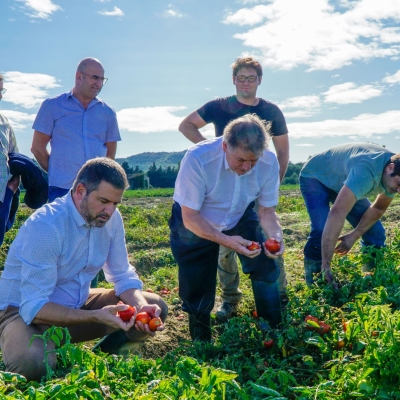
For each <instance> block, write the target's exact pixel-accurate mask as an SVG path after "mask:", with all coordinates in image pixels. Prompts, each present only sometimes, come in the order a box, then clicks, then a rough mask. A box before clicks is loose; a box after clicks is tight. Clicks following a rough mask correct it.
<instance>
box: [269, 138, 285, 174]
mask: <svg viewBox="0 0 400 400" xmlns="http://www.w3.org/2000/svg"><path fill="white" fill-rule="evenodd" d="M272 143H273V144H274V147H275V151H276V157H277V158H278V163H279V180H280V181H281V182H282V180H283V178H284V177H285V174H286V170H287V167H288V164H289V138H288V135H287V134H286V135H280V136H273V137H272Z"/></svg>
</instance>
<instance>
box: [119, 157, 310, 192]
mask: <svg viewBox="0 0 400 400" xmlns="http://www.w3.org/2000/svg"><path fill="white" fill-rule="evenodd" d="M303 165H304V163H302V162H300V163H295V164H294V163H292V162H289V165H288V169H287V171H286V174H285V178H284V179H283V181H282V184H284V185H297V184H298V183H299V174H300V170H301V168H302V167H303ZM121 166H122V168H123V169H124V170H125V172H126V175H127V176H128V181H129V189H147V188H150V187H154V188H171V187H174V186H175V180H176V177H177V175H178V172H179V168H180V164H178V165H177V166H176V167H171V166H168V167H165V168H162V166H161V165H160V166H159V167H157V166H156V163H155V162H153V164H152V165H151V166H150V167H149V169H148V170H147V171H146V172H145V171H143V170H141V169H140V168H139V166H138V165H136V167H135V168H132V167H131V166H130V165H129V163H128V162H127V161H124V162H123V163H122V165H121Z"/></svg>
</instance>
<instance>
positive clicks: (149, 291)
mask: <svg viewBox="0 0 400 400" xmlns="http://www.w3.org/2000/svg"><path fill="white" fill-rule="evenodd" d="M146 292H147V293H154V290H153V289H146Z"/></svg>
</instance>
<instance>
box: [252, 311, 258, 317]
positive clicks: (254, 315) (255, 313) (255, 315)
mask: <svg viewBox="0 0 400 400" xmlns="http://www.w3.org/2000/svg"><path fill="white" fill-rule="evenodd" d="M251 315H252V316H253V317H254V318H258V314H257V310H253V311H252V312H251Z"/></svg>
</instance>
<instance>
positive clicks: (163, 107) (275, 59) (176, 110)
mask: <svg viewBox="0 0 400 400" xmlns="http://www.w3.org/2000/svg"><path fill="white" fill-rule="evenodd" d="M0 15H1V21H2V23H1V35H0V72H1V73H3V74H4V75H5V84H4V87H6V88H7V90H8V91H7V93H6V94H5V95H4V96H3V101H1V102H0V111H1V112H2V113H4V114H5V115H6V116H7V117H8V118H9V120H10V121H11V123H12V125H13V127H14V130H15V132H16V135H17V140H18V144H19V147H20V151H21V152H22V153H24V154H26V155H29V156H30V155H31V153H30V145H31V141H32V133H33V131H32V129H31V127H32V122H33V120H34V118H35V115H36V113H37V111H38V109H39V107H40V104H41V102H42V101H43V100H44V99H46V98H48V97H53V96H56V95H58V94H60V93H63V92H67V91H69V90H70V89H71V88H72V87H73V85H74V76H75V70H76V66H77V64H78V62H79V61H80V60H81V59H82V58H84V57H89V56H90V57H95V58H98V59H99V60H100V61H101V62H102V63H103V65H104V67H105V76H106V77H108V78H109V81H108V82H107V84H106V85H105V86H104V88H103V90H102V92H101V93H100V97H101V98H102V99H103V100H104V101H105V102H106V103H107V104H109V105H110V106H112V107H113V108H114V109H115V110H116V112H117V115H118V122H119V126H120V130H121V135H122V142H120V143H119V145H118V150H117V157H127V156H130V155H134V154H138V153H142V152H145V151H180V150H184V149H187V148H188V147H190V143H189V142H188V141H187V140H186V139H185V138H184V137H183V136H182V134H181V133H179V131H178V129H177V128H178V125H179V123H180V121H181V120H182V118H183V117H185V116H186V115H187V114H189V113H190V112H191V111H193V110H196V109H197V108H199V107H200V106H201V105H203V104H204V103H205V102H207V101H209V100H211V99H214V98H217V97H221V96H228V95H231V94H233V93H234V89H235V87H234V86H233V84H232V79H231V67H230V65H231V64H232V62H233V61H234V59H235V58H236V57H238V56H243V55H252V56H255V57H256V58H257V59H259V60H260V61H261V62H262V64H263V69H264V78H263V82H262V85H261V86H260V87H259V90H258V95H259V96H260V97H262V98H264V99H266V100H270V101H272V102H274V103H276V104H278V105H279V107H280V108H281V109H282V111H283V113H284V115H285V117H286V121H287V124H288V128H289V137H290V147H291V151H290V153H291V156H290V159H291V161H292V162H299V161H305V160H306V159H307V158H308V157H309V156H310V155H313V154H316V153H318V152H319V151H322V150H324V149H326V148H329V147H331V146H334V145H337V144H340V143H347V142H352V141H369V142H374V143H378V144H382V145H385V146H386V147H387V148H389V149H390V150H392V151H394V152H396V153H399V152H400V0H380V1H377V0H350V1H349V0H338V1H327V0H306V1H299V0H266V1H262V0H258V1H257V0H237V1H235V0H232V1H226V0H225V1H222V0H178V1H174V2H167V1H163V0H148V1H143V0H2V1H1V3H0ZM203 131H204V133H205V134H206V135H207V136H209V137H212V136H213V135H214V133H213V126H212V125H211V126H207V127H205V128H203Z"/></svg>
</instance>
